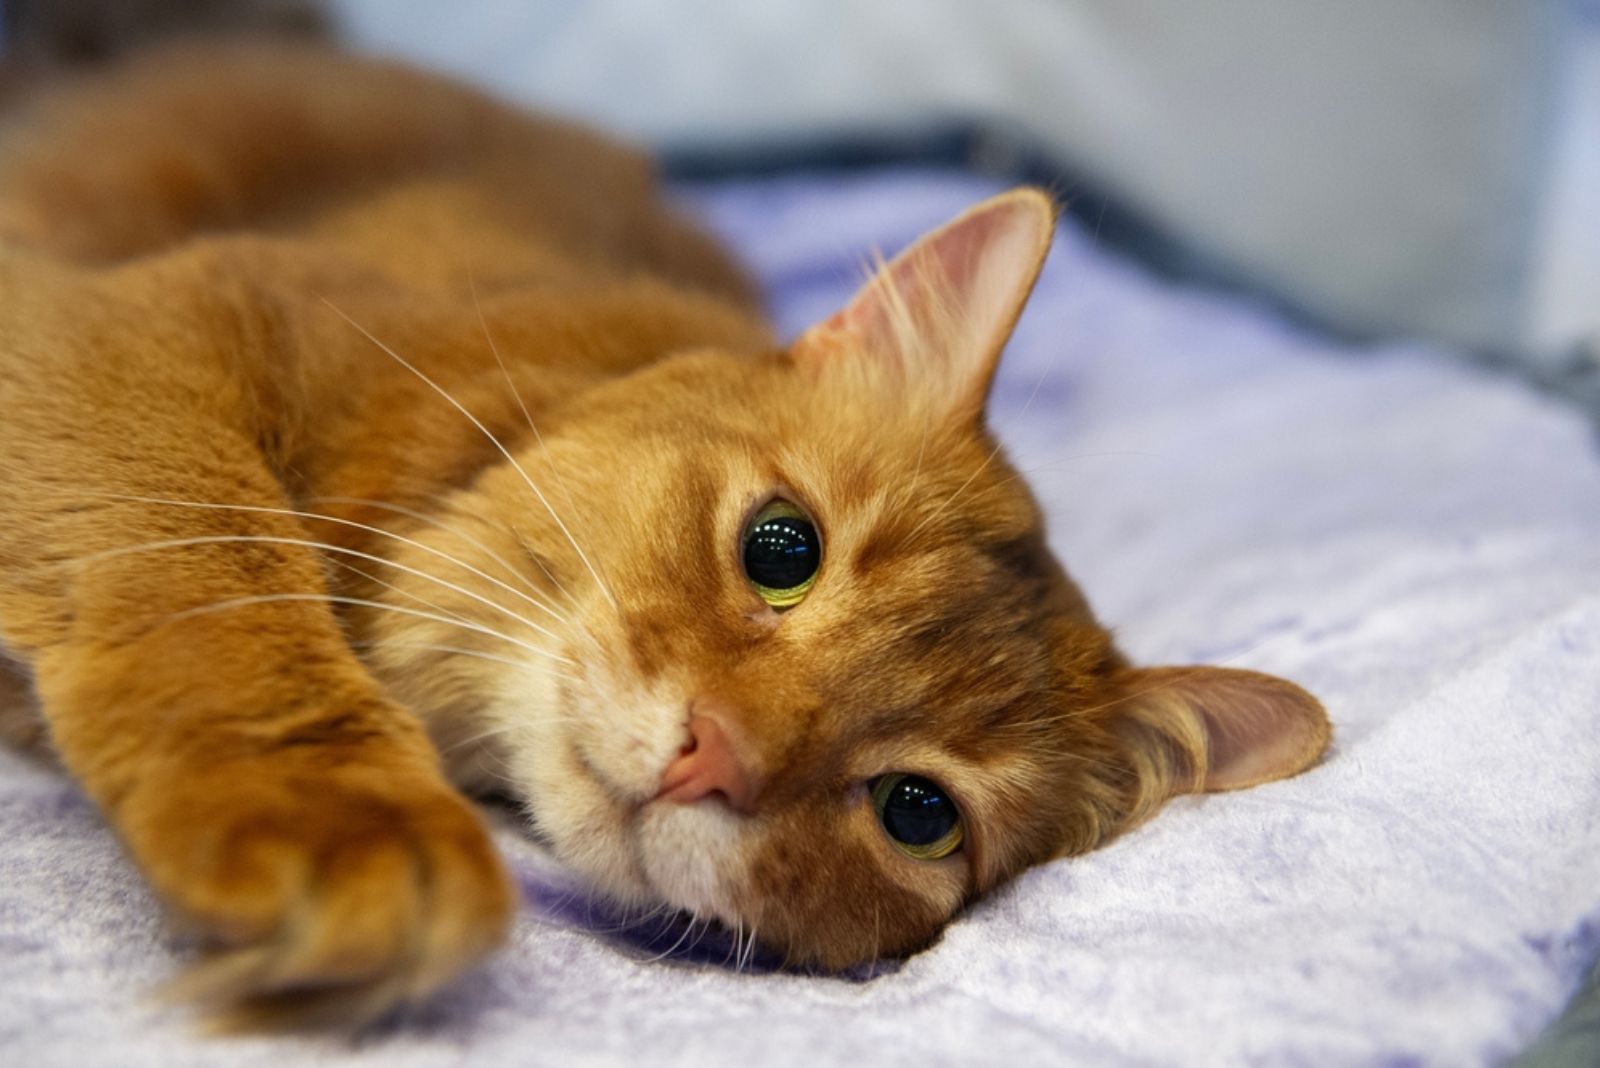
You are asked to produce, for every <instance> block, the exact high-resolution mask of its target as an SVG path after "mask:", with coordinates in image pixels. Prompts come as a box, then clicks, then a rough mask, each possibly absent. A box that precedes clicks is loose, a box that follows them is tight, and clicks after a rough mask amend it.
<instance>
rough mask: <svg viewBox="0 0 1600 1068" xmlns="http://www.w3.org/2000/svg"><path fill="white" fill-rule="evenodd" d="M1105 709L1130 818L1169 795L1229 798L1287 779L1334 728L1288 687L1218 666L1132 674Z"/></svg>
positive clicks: (1318, 708) (1311, 700)
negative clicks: (1126, 785) (1122, 768)
mask: <svg viewBox="0 0 1600 1068" xmlns="http://www.w3.org/2000/svg"><path fill="white" fill-rule="evenodd" d="M1119 682H1120V684H1121V686H1120V688H1121V692H1122V697H1121V699H1120V700H1118V701H1117V702H1116V704H1114V705H1112V706H1110V707H1111V709H1112V712H1113V716H1114V727H1115V730H1116V732H1117V734H1118V736H1119V738H1120V741H1121V744H1122V745H1123V747H1124V756H1125V758H1126V759H1127V761H1128V763H1129V765H1130V766H1131V768H1132V769H1133V772H1134V774H1135V776H1136V783H1135V790H1136V796H1135V797H1134V798H1133V805H1132V812H1131V813H1130V815H1131V816H1132V817H1133V818H1134V819H1135V820H1136V819H1137V818H1139V817H1140V816H1143V815H1148V814H1149V812H1152V811H1154V809H1155V808H1156V807H1158V806H1159V805H1160V804H1161V803H1162V802H1163V801H1165V800H1166V799H1167V798H1168V797H1171V796H1172V795H1173V794H1178V793H1188V792H1197V791H1201V790H1206V791H1212V790H1237V789H1241V788H1243V787H1246V786H1256V785H1258V784H1260V783H1264V782H1270V781H1271V780H1273V779H1282V778H1287V777H1288V776H1290V775H1294V774H1296V773H1298V772H1301V771H1304V770H1305V769H1306V768H1308V767H1310V766H1311V765H1312V764H1314V763H1315V762H1316V761H1317V758H1318V757H1320V756H1321V755H1322V752H1323V750H1324V749H1326V748H1327V746H1328V741H1329V739H1330V738H1331V737H1332V734H1333V729H1332V727H1331V726H1330V725H1329V723H1328V715H1327V713H1326V712H1325V711H1324V710H1323V708H1322V705H1321V703H1320V702H1318V701H1317V699H1316V698H1315V697H1312V696H1311V695H1310V694H1309V693H1307V692H1306V691H1305V690H1302V689H1301V688H1300V687H1298V686H1296V685H1295V684H1294V683H1292V682H1289V681H1287V680H1284V679H1280V678H1277V677H1276V676H1273V675H1263V674H1261V673H1260V672H1257V671H1241V670H1237V669H1233V668H1218V667H1159V668H1130V669H1127V670H1125V671H1124V672H1123V673H1122V675H1121V677H1120V679H1119Z"/></svg>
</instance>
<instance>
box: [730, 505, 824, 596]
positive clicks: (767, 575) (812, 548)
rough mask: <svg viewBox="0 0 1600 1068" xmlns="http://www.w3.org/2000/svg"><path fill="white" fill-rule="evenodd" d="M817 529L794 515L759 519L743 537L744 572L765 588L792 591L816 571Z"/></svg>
mask: <svg viewBox="0 0 1600 1068" xmlns="http://www.w3.org/2000/svg"><path fill="white" fill-rule="evenodd" d="M821 559H822V553H821V546H820V545H819V544H818V542H817V528H816V527H814V526H812V525H811V523H810V522H809V521H808V520H805V519H802V518H800V517H799V516H794V515H777V516H773V517H772V518H770V519H763V520H762V521H761V522H759V523H757V524H755V525H754V526H752V527H751V528H750V531H749V533H747V534H746V535H745V538H744V573H745V574H746V575H749V576H750V581H751V582H754V583H755V584H756V585H758V586H765V587H766V588H767V589H769V590H792V589H794V588H795V587H796V586H803V585H805V583H806V580H807V579H809V578H810V577H811V576H812V575H815V574H816V573H817V564H818V563H819V562H820V561H821Z"/></svg>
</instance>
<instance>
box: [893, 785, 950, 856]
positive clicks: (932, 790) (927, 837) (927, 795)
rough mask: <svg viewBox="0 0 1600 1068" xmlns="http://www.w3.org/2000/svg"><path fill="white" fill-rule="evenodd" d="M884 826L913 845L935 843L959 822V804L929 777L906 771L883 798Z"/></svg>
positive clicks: (895, 835)
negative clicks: (924, 777) (921, 776)
mask: <svg viewBox="0 0 1600 1068" xmlns="http://www.w3.org/2000/svg"><path fill="white" fill-rule="evenodd" d="M882 818H883V829H884V830H886V831H888V832H889V837H891V838H893V839H894V840H895V841H897V842H903V843H905V844H906V845H910V846H925V845H932V844H933V843H935V842H937V841H938V840H939V839H941V838H943V837H944V836H945V835H947V834H949V833H950V831H951V830H952V829H953V828H954V827H955V825H956V806H955V802H953V801H951V800H950V798H949V797H947V796H946V795H945V792H944V791H943V790H941V789H939V787H937V786H935V785H934V784H933V783H931V782H929V781H928V780H927V779H919V778H917V777H916V776H915V775H907V776H906V777H905V778H903V779H901V780H900V781H899V782H897V783H895V784H894V787H893V788H892V789H891V790H890V791H889V796H888V797H887V798H886V799H885V800H884V802H883V817H882Z"/></svg>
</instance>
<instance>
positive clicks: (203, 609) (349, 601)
mask: <svg viewBox="0 0 1600 1068" xmlns="http://www.w3.org/2000/svg"><path fill="white" fill-rule="evenodd" d="M296 601H305V602H312V601H316V602H321V603H324V604H342V605H350V606H352V607H357V608H375V609H377V610H379V611H382V612H396V613H399V614H400V615H403V616H414V617H415V618H417V619H427V620H431V621H433V622H435V623H444V624H447V625H449V626H452V627H461V628H463V629H465V630H470V631H476V632H477V633H479V634H486V635H488V636H489V637H491V638H499V639H500V640H501V641H503V642H509V643H510V644H512V645H515V646H517V647H519V648H521V649H525V650H527V651H528V652H530V653H532V654H533V655H535V656H542V657H545V658H547V659H550V660H555V661H559V662H560V663H563V664H572V663H573V662H572V661H571V660H569V659H568V658H567V657H564V656H560V655H559V654H556V653H552V652H549V651H548V650H545V649H541V648H539V647H538V646H537V645H532V644H529V643H528V642H525V641H520V640H518V639H516V638H513V637H511V636H510V635H509V634H502V633H500V632H499V631H497V630H495V629H493V628H492V627H484V626H480V625H479V624H477V623H462V622H460V621H458V620H454V619H451V618H449V617H448V616H441V615H437V614H435V613H433V612H423V611H419V610H418V609H415V608H404V607H401V606H400V605H396V604H384V603H383V602H382V601H369V600H366V599H365V598H361V597H340V596H338V595H336V594H327V593H262V594H252V595H250V596H247V597H233V598H229V599H228V600H225V601H216V602H213V603H212V604H208V605H201V606H199V607H197V608H186V609H184V610H183V611H181V612H174V613H173V614H171V615H170V616H168V617H167V618H166V619H165V620H164V621H163V622H168V623H171V622H176V621H178V620H181V619H191V618H193V617H195V616H202V615H206V614H208V613H210V612H221V611H226V610H227V609H230V608H243V607H247V606H249V605H253V604H273V603H276V602H296ZM552 674H559V675H560V677H562V678H569V679H571V678H573V676H571V675H565V674H561V673H559V672H553V673H552ZM574 681H576V680H575V679H574Z"/></svg>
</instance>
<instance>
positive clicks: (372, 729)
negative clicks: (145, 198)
mask: <svg viewBox="0 0 1600 1068" xmlns="http://www.w3.org/2000/svg"><path fill="white" fill-rule="evenodd" d="M30 277H34V276H33V275H30ZM9 281H10V282H11V283H12V284H11V285H10V286H9V287H8V289H9V292H11V293H13V294H17V293H20V294H21V295H22V297H23V298H24V299H22V300H20V301H18V302H17V303H14V304H12V305H11V310H9V311H7V312H6V314H5V321H3V322H0V411H4V412H5V413H6V417H5V418H4V419H3V420H0V641H3V642H4V645H5V646H6V647H7V648H8V649H9V650H11V652H12V654H13V655H15V656H17V657H19V658H21V659H23V660H24V661H26V663H27V666H28V668H29V669H30V671H31V673H32V676H33V688H34V690H35V691H36V692H37V694H38V697H39V699H40V702H41V705H42V708H43V712H44V715H45V717H46V718H47V719H48V721H49V728H50V735H51V739H52V742H53V743H54V746H55V748H56V750H57V752H58V753H59V755H60V757H61V759H62V761H63V763H64V764H65V765H66V767H67V768H68V769H69V770H70V771H71V772H72V773H73V774H74V775H75V776H76V777H77V778H78V779H79V780H80V781H81V782H82V783H83V785H84V787H85V788H86V790H87V791H88V793H89V794H90V795H91V796H92V797H93V798H94V800H95V801H96V802H97V803H98V805H99V806H100V809H101V810H102V812H103V813H104V814H105V816H106V818H107V819H108V820H109V821H110V822H111V824H112V825H113V826H114V827H115V828H116V830H117V832H118V833H119V834H120V836H121V838H122V840H123V841H124V842H125V843H126V846H127V849H128V851H129V852H130V853H131V854H132V856H133V858H134V860H135V861H136V862H137V864H138V866H139V867H140V868H141V869H142V871H143V872H144V874H145V875H146V876H147V878H148V879H149V881H150V882H151V884H152V885H153V886H154V887H155V889H156V891H157V892H158V893H159V894H160V896H161V897H162V899H163V900H164V901H165V902H167V903H168V904H169V905H170V906H171V907H172V909H173V910H174V911H175V913H176V914H177V915H178V916H180V917H181V918H182V919H184V920H186V921H188V923H189V924H191V925H193V927H194V928H195V929H197V930H198V931H199V932H201V933H202V934H203V935H205V936H206V937H207V938H208V939H209V940H210V941H211V943H212V944H213V945H214V946H215V947H216V952H215V953H214V955H212V956H211V957H209V958H208V959H207V960H206V961H205V962H203V963H202V964H201V965H200V966H198V967H197V968H196V970H195V971H194V972H193V973H191V978H192V979H193V980H194V981H193V982H192V983H191V984H190V990H191V991H192V992H193V993H195V994H196V995H197V996H202V997H205V996H211V997H215V998H216V999H217V1000H218V1001H219V1003H221V1004H224V1005H226V1006H231V1007H234V1008H235V1009H238V1010H239V1011H240V1012H242V1014H243V1015H242V1017H238V1018H241V1019H243V1020H245V1021H250V1020H257V1019H260V1018H261V1017H262V1016H263V1014H265V1015H267V1016H271V1017H273V1018H278V1017H283V1016H289V1017H293V1018H296V1019H307V1018H319V1017H323V1018H331V1019H333V1020H334V1021H336V1022H344V1021H349V1020H353V1019H358V1018H361V1017H364V1016H367V1015H370V1014H372V1013H375V1012H378V1011H381V1010H383V1009H385V1008H387V1007H389V1006H390V1005H392V1004H394V1003H395V1002H397V1001H399V1000H403V999H405V998H408V997H411V996H414V995H417V994H420V993H422V992H425V991H427V990H429V989H431V988H433V987H436V986H437V985H439V984H440V983H442V982H443V981H445V980H446V979H448V978H450V977H451V976H452V975H454V974H455V973H457V972H458V971H459V970H461V969H462V968H463V967H465V966H466V965H468V964H470V963H471V962H472V961H474V960H476V959H478V958H479V957H480V956H481V955H482V954H484V953H485V952H487V951H488V950H489V949H491V948H492V947H493V946H494V945H495V944H497V943H498V942H499V941H500V939H501V938H502V937H503V935H504V932H505V929H506V926H507V924H508V921H509V916H510V913H511V909H512V903H513V894H512V892H511V888H510V885H509V881H508V880H507V878H506V876H505V874H504V869H503V866H502V864H501V862H500V860H499V858H498V856H497V855H496V853H495V851H494V849H493V846H492V844H491V842H490V840H489V838H488V836H487V834H486V832H485V830H484V828H483V826H482V823H481V821H480V818H479V816H478V815H477V813H476V811H475V810H474V809H473V808H472V807H471V806H470V805H469V803H468V802H467V801H466V800H464V799H463V798H462V797H461V796H460V795H459V794H458V793H457V792H456V791H455V790H454V789H452V788H451V787H450V786H449V785H448V784H447V783H446V781H445V779H444V777H443V775H442V773H441V771H440V767H439V760H438V757H437V755H436V753H435V751H434V750H433V748H432V747H431V746H430V744H429V742H428V739H427V738H426V736H425V734H424V732H423V729H422V727H421V725H420V724H419V723H418V722H417V720H416V717H414V716H413V715H412V714H411V713H410V712H409V711H407V710H406V709H404V708H401V707H399V706H398V705H396V704H395V703H394V702H393V701H392V700H391V699H390V698H389V697H388V696H386V694H385V693H384V692H383V690H382V689H381V688H380V686H379V685H378V683H377V682H376V681H375V680H374V679H373V678H372V677H371V676H370V675H369V674H368V673H367V671H366V670H365V669H364V668H363V667H362V666H361V665H360V664H359V662H358V661H357V660H356V658H355V657H354V655H353V654H352V652H351V651H350V649H349V647H348V645H347V643H346V641H345V639H344V637H343V635H342V634H341V631H340V626H339V623H338V621H337V620H336V618H335V615H334V612H333V611H332V609H331V606H330V603H329V602H328V601H327V600H326V599H325V597H326V592H327V590H326V586H325V583H324V580H323V571H322V567H321V564H320V561H319V558H318V557H317V556H316V554H315V553H314V552H313V551H312V550H311V549H309V548H307V547H304V546H302V545H297V544H294V542H295V541H296V540H304V539H306V538H307V534H306V532H305V530H304V529H302V527H301V525H300V524H299V523H298V522H297V521H296V520H295V519H294V518H293V517H291V516H287V515H280V514H272V513H270V512H237V511H231V510H215V509H211V510H207V509H194V508H177V507H171V506H168V505H162V504H155V503H150V501H151V500H153V499H158V498H159V499H166V500H171V499H182V500H190V501H206V502H225V503H228V504H238V505H250V506H255V507H259V508H264V509H271V508H282V507H285V506H286V504H287V501H286V500H285V496H284V492H283V490H282V488H281V486H280V483H279V481H278V478H277V477H276V475H275V473H274V470H273V468H272V465H271V464H270V463H269V462H268V458H267V453H266V452H265V451H264V446H263V444H262V442H263V441H265V440H267V439H269V438H272V437H273V436H274V435H275V433H276V429H275V425H274V424H273V420H274V419H276V418H278V416H277V415H275V414H274V413H273V411H272V402H270V400H263V397H262V394H261V393H260V390H259V389H251V388H246V387H245V386H243V385H241V382H240V381H239V380H238V373H237V371H236V370H234V369H233V368H234V366H235V364H234V363H233V362H232V361H237V360H238V359H240V358H241V353H248V351H249V348H250V346H251V345H253V344H256V343H257V341H258V339H256V338H255V337H253V336H248V335H244V334H240V333H239V332H238V330H237V329H236V327H237V326H238V322H239V321H241V320H240V319H239V317H238V316H234V317H231V318H230V317H228V316H226V315H221V313H220V312H219V310H218V309H216V308H214V307H212V306H211V305H209V304H207V303H206V302H205V301H200V302H198V303H190V302H188V301H186V299H185V295H184V293H183V289H182V286H183V284H184V279H182V278H176V277H166V278H155V279H153V280H151V281H150V282H149V284H148V285H145V286H142V287H140V288H139V289H138V292H137V293H136V294H135V297H136V299H130V300H127V301H123V300H122V299H120V294H117V293H110V294H109V295H108V291H107V290H106V289H105V288H103V287H98V288H86V289H83V290H81V291H79V290H74V289H72V288H71V287H70V286H69V287H67V288H66V289H65V290H63V289H61V288H59V287H51V286H46V285H44V284H43V283H39V284H33V283H24V282H23V281H22V280H21V275H19V274H15V273H13V274H12V275H11V276H10V279H9ZM7 282H8V278H7V277H6V272H5V267H4V264H3V263H0V285H4V284H5V283H7ZM189 282H190V283H192V284H196V285H198V286H201V287H202V288H204V287H207V286H208V285H209V287H210V288H213V289H223V290H226V289H227V287H226V286H225V285H223V284H221V283H219V282H217V281H216V280H215V279H206V278H193V279H189ZM63 285H64V286H65V285H66V283H63ZM69 298H70V299H69ZM24 308H26V309H28V310H27V311H24V310H23V309H24ZM242 321H244V322H246V323H249V322H251V321H252V320H251V319H250V318H249V317H248V316H246V317H244V319H243V320H242ZM219 353H220V355H219ZM135 498H142V499H135Z"/></svg>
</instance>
